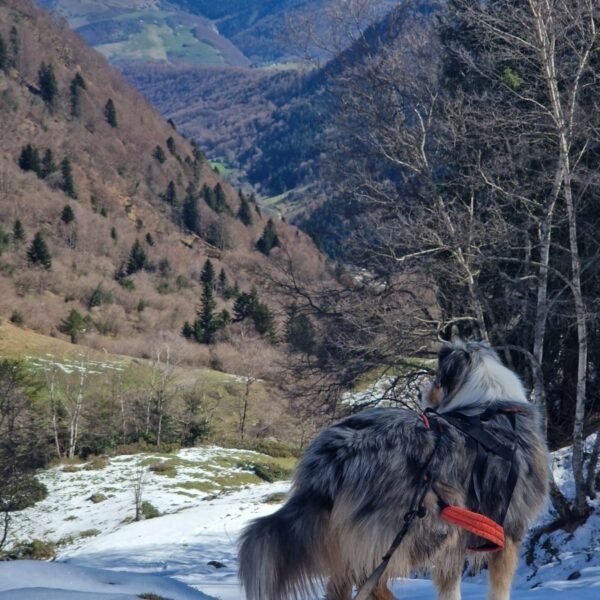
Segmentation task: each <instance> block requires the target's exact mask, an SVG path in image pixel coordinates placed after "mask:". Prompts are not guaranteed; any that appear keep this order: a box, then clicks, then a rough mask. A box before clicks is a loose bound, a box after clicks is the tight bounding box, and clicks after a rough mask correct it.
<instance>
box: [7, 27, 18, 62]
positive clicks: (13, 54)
mask: <svg viewBox="0 0 600 600" xmlns="http://www.w3.org/2000/svg"><path fill="white" fill-rule="evenodd" d="M9 46H10V59H9V64H10V66H11V67H15V68H16V67H17V63H18V58H19V53H20V51H21V42H20V40H19V32H18V31H17V28H16V27H15V26H14V25H13V26H12V27H11V29H10V37H9Z"/></svg>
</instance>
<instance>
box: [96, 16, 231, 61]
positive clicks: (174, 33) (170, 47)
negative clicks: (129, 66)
mask: <svg viewBox="0 0 600 600" xmlns="http://www.w3.org/2000/svg"><path fill="white" fill-rule="evenodd" d="M130 19H139V20H140V21H142V27H141V31H138V32H136V33H133V34H131V35H129V36H128V37H127V39H125V40H122V41H117V42H111V43H106V44H99V45H97V46H96V49H97V50H99V51H100V52H102V54H104V55H105V56H106V57H107V58H108V59H109V60H112V61H115V60H120V61H147V60H159V61H167V60H168V61H178V60H185V62H186V63H193V64H194V63H195V64H203V65H221V64H225V62H226V61H225V59H224V57H223V55H222V54H221V53H220V52H219V51H218V50H217V49H216V48H214V47H213V46H211V45H210V44H208V43H206V42H204V41H201V40H199V39H198V38H197V37H196V35H195V29H196V26H195V25H191V26H190V25H189V24H184V23H182V22H181V21H180V20H179V19H178V18H177V16H174V15H170V14H162V13H161V14H157V13H139V12H138V13H129V14H126V15H119V18H118V20H117V19H115V26H118V24H119V22H122V21H124V20H130Z"/></svg>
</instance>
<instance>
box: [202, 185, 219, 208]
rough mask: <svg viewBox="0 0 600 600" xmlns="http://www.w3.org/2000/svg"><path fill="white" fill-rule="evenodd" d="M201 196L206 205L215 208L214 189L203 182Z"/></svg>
mask: <svg viewBox="0 0 600 600" xmlns="http://www.w3.org/2000/svg"><path fill="white" fill-rule="evenodd" d="M202 196H203V198H204V201H205V202H206V204H208V206H209V207H210V208H212V209H213V210H216V206H217V199H216V195H215V190H213V189H212V188H211V187H209V186H208V185H206V184H204V186H203V187H202Z"/></svg>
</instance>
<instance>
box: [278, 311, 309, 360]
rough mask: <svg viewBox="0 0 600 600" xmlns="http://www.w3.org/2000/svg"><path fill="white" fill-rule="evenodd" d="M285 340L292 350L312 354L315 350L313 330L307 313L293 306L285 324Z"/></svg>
mask: <svg viewBox="0 0 600 600" xmlns="http://www.w3.org/2000/svg"><path fill="white" fill-rule="evenodd" d="M285 341H286V342H287V343H288V344H289V345H290V346H291V347H292V349H293V350H296V351H297V352H301V353H303V354H312V353H313V352H314V350H315V330H314V327H313V325H312V323H311V321H310V319H309V318H308V316H307V315H305V314H303V313H298V311H297V308H296V307H295V306H293V307H292V308H291V310H290V314H289V317H288V320H287V322H286V325H285Z"/></svg>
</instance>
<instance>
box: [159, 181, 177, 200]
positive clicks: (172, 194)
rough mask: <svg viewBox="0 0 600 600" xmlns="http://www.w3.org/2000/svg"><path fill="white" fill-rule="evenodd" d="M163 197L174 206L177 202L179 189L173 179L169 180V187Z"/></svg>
mask: <svg viewBox="0 0 600 600" xmlns="http://www.w3.org/2000/svg"><path fill="white" fill-rule="evenodd" d="M161 198H162V199H163V200H164V201H165V202H168V203H169V204H171V205H172V206H175V205H176V204H177V189H176V188H175V183H174V182H173V181H169V185H167V189H166V190H165V191H164V192H163V194H162V195H161Z"/></svg>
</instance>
